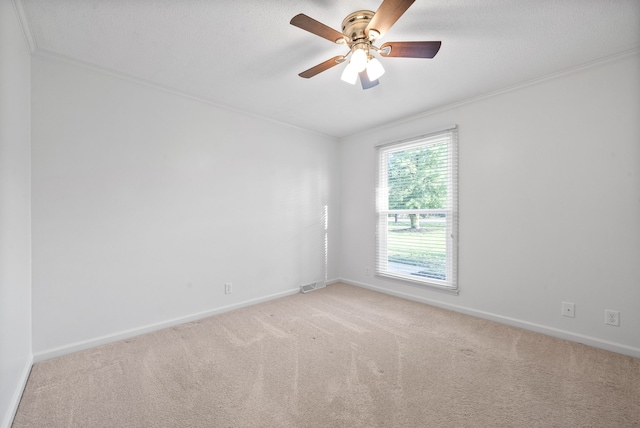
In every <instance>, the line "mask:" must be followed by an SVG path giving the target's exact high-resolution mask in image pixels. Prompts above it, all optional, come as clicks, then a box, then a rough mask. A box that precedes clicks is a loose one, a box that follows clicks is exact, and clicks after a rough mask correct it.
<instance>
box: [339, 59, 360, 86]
mask: <svg viewBox="0 0 640 428" xmlns="http://www.w3.org/2000/svg"><path fill="white" fill-rule="evenodd" d="M340 78H341V79H342V80H343V81H345V82H347V83H351V84H352V85H355V84H356V80H358V70H356V69H355V67H354V66H353V64H351V63H349V64H347V66H346V67H345V68H344V71H343V72H342V76H340Z"/></svg>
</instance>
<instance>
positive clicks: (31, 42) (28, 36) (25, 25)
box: [11, 0, 38, 54]
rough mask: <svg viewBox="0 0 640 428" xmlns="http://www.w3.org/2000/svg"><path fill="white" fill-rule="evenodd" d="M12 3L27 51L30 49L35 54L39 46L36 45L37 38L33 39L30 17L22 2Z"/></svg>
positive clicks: (15, 0)
mask: <svg viewBox="0 0 640 428" xmlns="http://www.w3.org/2000/svg"><path fill="white" fill-rule="evenodd" d="M11 3H12V4H13V8H14V9H15V11H16V16H17V17H18V22H20V27H21V28H22V34H23V35H24V39H25V43H26V44H27V49H29V52H30V53H31V54H33V53H34V52H35V51H36V50H37V49H38V46H37V45H36V41H35V38H34V37H33V32H32V31H31V25H29V17H28V16H27V13H26V12H25V10H24V6H23V5H22V0H11Z"/></svg>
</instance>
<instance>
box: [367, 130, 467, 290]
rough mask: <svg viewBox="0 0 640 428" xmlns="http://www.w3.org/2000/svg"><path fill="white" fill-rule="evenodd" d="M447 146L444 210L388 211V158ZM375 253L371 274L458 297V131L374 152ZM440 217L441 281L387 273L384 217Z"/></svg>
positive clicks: (379, 148) (391, 145) (392, 144)
mask: <svg viewBox="0 0 640 428" xmlns="http://www.w3.org/2000/svg"><path fill="white" fill-rule="evenodd" d="M442 142H446V144H447V172H448V179H447V180H446V182H447V206H446V208H437V209H400V210H398V209H393V210H390V209H389V207H388V204H389V192H388V187H389V186H388V156H389V154H391V153H394V152H401V151H405V150H410V149H414V148H419V147H424V146H429V145H433V144H437V143H442ZM375 149H376V166H377V168H376V187H375V188H376V195H375V199H376V201H375V202H376V204H375V205H376V208H375V210H376V234H375V236H376V239H375V241H376V249H375V274H376V276H379V277H384V278H391V279H395V280H399V281H402V282H406V283H409V284H411V285H418V286H421V287H427V288H432V289H435V290H438V291H443V292H447V293H451V294H458V292H459V288H458V274H457V265H458V128H457V126H453V127H450V128H446V129H443V130H440V131H437V132H432V133H429V134H425V135H420V136H418V137H414V138H410V139H407V140H402V141H396V142H392V143H388V144H383V145H380V146H377V147H376V148H375ZM409 213H412V214H437V215H442V214H444V215H445V217H446V233H445V236H446V257H445V260H446V276H445V278H446V279H445V280H440V279H436V278H428V277H416V276H411V275H409V274H403V273H399V272H394V271H390V270H389V269H388V252H387V248H388V238H387V234H388V216H389V215H393V214H409Z"/></svg>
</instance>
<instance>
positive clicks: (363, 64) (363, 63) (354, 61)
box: [349, 48, 368, 73]
mask: <svg viewBox="0 0 640 428" xmlns="http://www.w3.org/2000/svg"><path fill="white" fill-rule="evenodd" d="M367 57H368V55H367V53H366V52H365V51H364V49H362V48H357V49H355V50H354V51H353V53H352V54H351V61H350V62H349V64H351V65H353V67H355V69H356V71H357V72H358V73H359V72H361V71H364V69H365V68H367V60H368V58H367Z"/></svg>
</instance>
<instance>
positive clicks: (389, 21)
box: [364, 0, 415, 37]
mask: <svg viewBox="0 0 640 428" xmlns="http://www.w3.org/2000/svg"><path fill="white" fill-rule="evenodd" d="M414 1H415V0H384V1H383V2H382V4H381V5H380V7H379V8H378V10H377V11H376V13H375V14H374V15H373V18H371V21H369V24H368V25H367V28H366V29H365V30H364V32H365V34H367V35H369V30H376V31H377V32H378V33H380V36H378V37H382V35H383V34H384V33H386V32H387V31H388V30H389V28H391V26H392V25H393V24H395V23H396V21H397V20H398V19H399V18H400V17H401V16H402V14H403V13H405V12H406V11H407V9H409V6H411V5H412V4H413V2H414Z"/></svg>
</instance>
